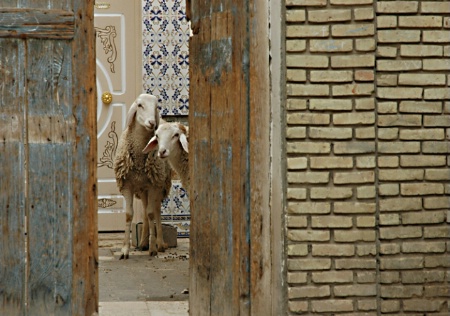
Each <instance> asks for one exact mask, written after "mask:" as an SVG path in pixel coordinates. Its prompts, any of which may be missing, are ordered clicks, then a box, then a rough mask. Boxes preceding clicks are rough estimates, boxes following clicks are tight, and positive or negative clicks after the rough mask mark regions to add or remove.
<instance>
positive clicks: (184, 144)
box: [180, 133, 189, 153]
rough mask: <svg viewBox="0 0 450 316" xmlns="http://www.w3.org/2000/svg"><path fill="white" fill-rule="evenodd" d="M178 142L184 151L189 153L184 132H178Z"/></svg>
mask: <svg viewBox="0 0 450 316" xmlns="http://www.w3.org/2000/svg"><path fill="white" fill-rule="evenodd" d="M180 143H181V146H182V147H183V149H184V151H185V152H187V153H189V149H188V147H189V146H188V145H189V143H188V140H187V138H186V134H184V133H181V134H180Z"/></svg>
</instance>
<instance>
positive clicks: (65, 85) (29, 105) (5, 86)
mask: <svg viewBox="0 0 450 316" xmlns="http://www.w3.org/2000/svg"><path fill="white" fill-rule="evenodd" d="M6 6H8V7H6ZM19 6H20V7H19ZM16 7H17V8H16ZM92 8H93V1H75V2H73V1H68V0H67V1H59V0H58V1H56V0H55V1H49V0H45V1H44V0H41V1H39V0H34V1H20V4H19V2H18V1H2V2H1V4H0V21H1V23H0V93H1V96H0V125H1V127H0V162H1V164H0V173H1V176H0V189H1V190H2V194H1V197H0V219H1V225H0V232H1V236H2V238H1V239H0V267H1V269H0V289H1V290H0V302H1V303H0V315H33V316H34V315H36V316H39V315H92V314H93V313H94V312H97V311H98V277H97V275H98V274H97V262H98V256H97V234H96V232H97V230H96V226H97V213H96V198H97V186H96V147H97V141H96V140H97V138H96V115H95V112H96V109H95V97H96V93H95V92H96V90H95V82H94V80H93V78H94V77H95V66H94V65H95V54H94V53H95V51H94V43H95V42H94V36H95V34H94V29H93V9H92ZM25 232H26V234H25Z"/></svg>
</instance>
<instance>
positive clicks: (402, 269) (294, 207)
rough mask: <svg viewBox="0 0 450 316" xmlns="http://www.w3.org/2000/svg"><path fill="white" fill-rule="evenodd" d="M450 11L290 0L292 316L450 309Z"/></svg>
mask: <svg viewBox="0 0 450 316" xmlns="http://www.w3.org/2000/svg"><path fill="white" fill-rule="evenodd" d="M449 14H450V1H429V0H423V1H419V0H417V1H409V0H408V1H391V0H287V1H286V22H287V27H286V66H287V82H286V88H287V89H286V90H287V105H286V109H287V110H286V112H287V117H286V120H287V124H288V125H287V127H286V137H287V142H286V143H287V147H286V151H287V156H288V157H287V168H288V170H287V171H288V172H287V186H288V189H287V192H286V197H287V208H286V209H287V215H288V217H287V240H286V243H287V270H288V273H287V280H288V291H287V293H286V297H288V299H289V303H288V310H289V311H288V313H289V314H290V315H294V314H297V313H299V314H308V315H331V314H335V315H379V313H382V314H383V315H384V314H386V315H399V314H411V315H423V314H424V313H426V314H427V315H446V314H448V312H449V305H450V301H449V299H448V297H449V291H448V284H449V282H450V273H449V272H448V271H447V270H448V268H450V254H449V251H450V241H449V239H450V229H449V228H448V224H449V223H450V218H449V217H450V211H449V209H450V196H449V195H450V184H449V183H450V172H449V167H450V157H448V155H449V154H450V141H449V140H450V87H449V83H450V33H449V32H450V18H449V17H448V15H449Z"/></svg>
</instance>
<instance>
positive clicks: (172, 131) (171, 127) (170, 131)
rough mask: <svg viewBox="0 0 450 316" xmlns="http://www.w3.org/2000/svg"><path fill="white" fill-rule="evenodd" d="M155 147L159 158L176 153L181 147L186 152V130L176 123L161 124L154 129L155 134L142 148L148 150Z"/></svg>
mask: <svg viewBox="0 0 450 316" xmlns="http://www.w3.org/2000/svg"><path fill="white" fill-rule="evenodd" d="M156 147H158V157H160V158H161V159H165V158H169V157H170V156H171V155H177V154H178V152H179V151H180V150H181V148H183V150H185V151H186V152H188V142H187V138H186V130H185V129H184V127H183V126H180V125H179V124H178V123H165V124H161V125H160V126H159V127H158V129H157V130H156V131H155V136H153V137H152V139H150V141H149V142H148V144H147V146H146V147H145V148H144V152H149V151H150V150H153V149H154V148H156Z"/></svg>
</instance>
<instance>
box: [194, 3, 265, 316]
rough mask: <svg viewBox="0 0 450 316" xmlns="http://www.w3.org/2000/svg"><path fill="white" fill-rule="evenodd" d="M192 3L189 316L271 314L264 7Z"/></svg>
mask: <svg viewBox="0 0 450 316" xmlns="http://www.w3.org/2000/svg"><path fill="white" fill-rule="evenodd" d="M256 2H257V1H250V0H243V1H219V0H213V1H209V0H208V1H207V0H198V1H192V2H191V19H192V20H191V22H192V25H193V31H194V36H193V37H191V41H190V79H191V81H190V118H189V125H190V142H191V151H190V155H191V158H190V170H191V179H192V180H191V181H192V183H191V192H192V193H191V196H190V198H191V210H192V214H191V267H190V270H191V281H190V307H189V310H190V314H191V315H266V314H267V312H268V311H270V310H271V308H272V307H271V299H270V298H271V251H270V241H271V238H270V208H269V192H270V190H269V189H270V178H269V171H270V150H269V149H270V144H269V132H270V96H269V94H270V86H269V38H268V16H267V14H268V7H267V1H258V3H256Z"/></svg>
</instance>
